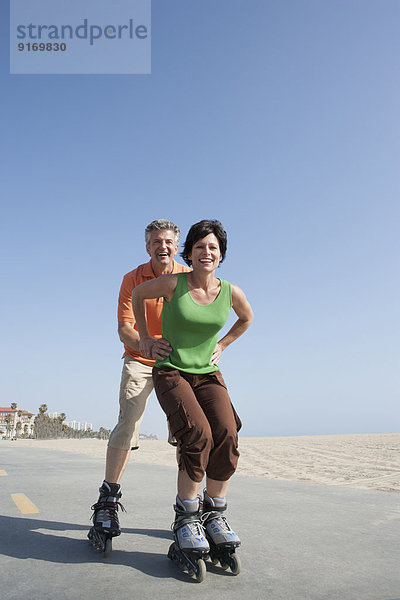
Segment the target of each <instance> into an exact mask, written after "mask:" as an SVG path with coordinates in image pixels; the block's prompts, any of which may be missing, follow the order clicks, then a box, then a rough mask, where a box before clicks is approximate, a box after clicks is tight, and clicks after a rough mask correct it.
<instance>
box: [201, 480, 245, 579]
mask: <svg viewBox="0 0 400 600" xmlns="http://www.w3.org/2000/svg"><path fill="white" fill-rule="evenodd" d="M226 508H227V503H226V499H225V498H218V497H215V498H211V497H210V496H209V495H208V494H207V492H206V490H204V502H203V516H202V521H203V526H204V529H205V530H206V537H207V540H208V542H209V544H210V559H211V562H212V563H213V564H214V565H216V564H217V563H218V562H219V563H220V565H221V567H222V568H223V569H224V571H226V569H228V568H230V570H231V571H232V573H233V575H239V573H240V559H239V557H238V556H237V555H236V554H235V549H236V548H237V547H238V546H240V539H239V536H238V535H237V534H236V533H235V532H234V531H233V530H232V528H231V527H230V525H229V523H228V521H227V520H226V518H225V517H224V514H223V513H224V512H225V511H226Z"/></svg>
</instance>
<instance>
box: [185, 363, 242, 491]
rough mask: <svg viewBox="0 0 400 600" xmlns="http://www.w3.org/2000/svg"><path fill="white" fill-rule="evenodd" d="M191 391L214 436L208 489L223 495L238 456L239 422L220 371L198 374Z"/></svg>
mask: <svg viewBox="0 0 400 600" xmlns="http://www.w3.org/2000/svg"><path fill="white" fill-rule="evenodd" d="M193 391H194V393H195V394H196V398H197V400H198V403H199V405H200V406H201V408H202V410H203V412H204V415H205V416H206V418H207V421H208V423H209V426H210V428H211V432H212V439H213V447H212V449H211V450H210V454H209V461H208V465H207V469H206V473H207V490H208V487H209V486H210V487H211V493H210V492H209V493H210V494H211V495H212V496H225V495H226V491H227V488H228V482H229V479H230V477H231V476H232V475H233V473H234V472H235V470H236V467H237V462H238V459H239V450H238V430H239V429H240V427H241V422H240V419H239V417H238V416H237V414H236V412H235V410H234V408H233V406H232V403H231V400H230V397H229V394H228V391H227V388H226V384H225V382H224V380H223V378H222V375H221V373H220V372H219V371H218V372H215V373H210V374H208V375H204V376H198V378H197V381H196V385H194V387H193ZM208 482H209V483H208ZM208 491H209V490H208Z"/></svg>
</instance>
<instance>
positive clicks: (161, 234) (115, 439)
mask: <svg viewBox="0 0 400 600" xmlns="http://www.w3.org/2000/svg"><path fill="white" fill-rule="evenodd" d="M179 237H180V231H179V228H178V227H177V225H175V224H174V223H172V222H171V221H168V220H166V219H158V220H156V221H152V222H151V223H150V225H148V226H147V227H146V230H145V241H146V250H147V253H148V254H149V256H150V261H149V262H147V263H145V264H143V265H139V266H138V267H137V268H136V269H134V270H133V271H131V272H130V273H127V274H126V275H125V276H124V278H123V281H122V285H121V289H120V293H119V299H118V333H119V337H120V339H121V342H123V344H124V346H125V353H124V356H123V358H124V366H123V369H122V376H121V387H120V397H119V403H120V413H119V419H118V423H117V425H116V426H115V428H114V429H113V431H112V432H111V435H110V439H109V442H108V447H107V456H106V469H105V478H104V482H103V484H102V486H101V487H100V490H99V491H100V497H99V500H98V502H97V503H96V504H94V505H93V507H92V509H93V511H94V512H93V517H92V518H93V527H92V528H91V530H90V531H89V534H88V537H89V539H90V540H92V543H93V545H95V546H96V547H97V548H98V549H99V550H102V551H105V552H107V550H111V539H112V538H113V537H115V536H117V535H120V533H121V530H120V527H119V520H118V506H119V502H118V500H119V499H120V498H121V495H122V494H121V492H120V484H119V482H120V479H121V477H122V474H123V472H124V470H125V467H126V465H127V463H128V460H129V455H130V451H131V450H136V449H137V448H138V447H139V429H140V424H141V422H142V419H143V414H144V410H145V408H146V404H147V400H148V398H149V396H150V394H151V392H152V390H153V380H152V368H153V365H154V361H155V359H157V358H159V359H163V358H165V356H168V354H169V353H170V351H171V347H170V346H169V344H168V342H167V341H166V340H163V339H162V337H161V313H162V306H163V303H162V298H155V299H152V300H148V301H147V302H146V320H147V325H148V328H149V331H150V334H151V336H152V337H154V338H155V341H154V343H153V345H152V347H151V356H152V358H151V359H149V358H145V357H144V356H142V355H141V354H140V352H139V334H138V331H137V327H136V322H135V318H134V316H133V312H132V291H133V289H134V288H135V287H136V286H137V285H139V284H140V283H143V282H144V281H149V280H150V279H155V278H156V277H160V276H161V275H166V274H170V273H182V272H185V271H190V269H189V268H188V267H186V266H183V265H180V264H178V263H176V262H175V260H174V256H175V255H176V253H177V252H178V247H179ZM107 540H109V541H108V542H107Z"/></svg>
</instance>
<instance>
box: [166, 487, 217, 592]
mask: <svg viewBox="0 0 400 600" xmlns="http://www.w3.org/2000/svg"><path fill="white" fill-rule="evenodd" d="M174 510H175V514H176V516H175V522H174V523H173V524H172V530H173V534H174V542H173V543H172V544H171V546H170V548H169V551H168V558H170V559H171V560H173V561H174V562H175V563H176V564H177V565H178V566H179V567H180V568H181V569H182V571H187V572H188V573H189V575H191V576H192V577H194V579H196V581H198V582H199V583H200V582H201V581H203V580H204V577H205V574H206V565H205V562H204V558H206V557H207V555H208V552H209V550H210V547H209V544H208V542H207V540H206V536H205V532H204V529H203V526H202V523H201V516H200V515H201V503H200V498H197V499H196V500H180V498H178V496H177V497H176V504H174Z"/></svg>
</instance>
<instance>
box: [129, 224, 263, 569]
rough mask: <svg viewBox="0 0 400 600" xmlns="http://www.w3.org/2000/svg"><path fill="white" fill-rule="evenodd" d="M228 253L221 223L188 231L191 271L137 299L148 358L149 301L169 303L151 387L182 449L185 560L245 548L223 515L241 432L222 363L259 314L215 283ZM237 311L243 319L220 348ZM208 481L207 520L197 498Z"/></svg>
mask: <svg viewBox="0 0 400 600" xmlns="http://www.w3.org/2000/svg"><path fill="white" fill-rule="evenodd" d="M226 248H227V236H226V232H225V231H224V229H223V227H222V225H221V223H219V221H200V222H199V223H196V224H195V225H193V226H192V227H191V228H190V231H189V233H188V235H187V238H186V241H185V244H184V250H183V252H182V254H181V256H182V258H183V259H184V260H185V262H186V263H187V264H188V265H189V266H191V267H192V271H191V272H189V273H179V274H174V275H164V276H162V277H159V278H158V279H154V280H152V281H149V282H146V283H143V284H142V285H139V286H138V287H136V288H135V290H134V292H133V296H132V301H133V310H134V313H135V318H136V322H137V327H138V331H139V335H140V352H141V354H142V355H143V356H148V357H149V358H151V357H152V356H151V352H152V350H151V349H152V345H153V343H154V340H153V339H152V338H151V337H150V335H149V333H148V330H147V325H146V319H145V300H146V299H149V298H159V297H162V298H163V299H164V304H163V313H162V332H163V338H164V340H165V342H166V344H167V343H168V344H169V346H168V345H167V346H166V347H167V348H168V351H169V355H168V356H166V357H165V358H164V359H162V360H157V361H156V363H155V365H154V368H153V381H154V387H155V390H156V393H157V397H158V400H159V402H160V405H161V407H162V409H163V410H164V412H165V413H166V415H167V418H168V420H169V425H170V429H171V433H172V434H173V435H174V436H175V438H176V440H177V442H178V452H177V456H178V463H179V471H178V495H177V498H176V504H175V505H174V509H175V512H176V519H175V523H174V538H175V542H176V544H177V545H178V548H176V547H175V548H174V549H175V551H177V552H179V550H181V551H182V550H183V551H184V553H186V556H187V554H188V553H189V554H190V553H192V554H195V555H196V556H202V555H205V554H207V553H208V551H209V544H208V541H209V542H210V544H211V551H213V549H215V547H217V548H219V549H221V548H222V547H224V548H225V549H226V548H228V550H229V551H228V555H227V556H228V557H229V556H230V554H232V552H234V548H235V546H238V545H239V544H240V540H239V538H238V536H237V535H236V534H235V533H234V532H233V531H232V529H231V528H230V527H229V525H228V524H227V522H226V519H225V517H223V516H222V513H223V512H224V511H225V510H226V506H227V504H226V494H227V489H228V485H229V479H230V477H231V476H232V475H233V473H234V472H235V470H236V466H237V461H238V457H239V451H238V436H237V432H238V430H239V429H240V427H241V423H240V420H239V417H238V416H237V414H236V412H235V410H234V408H233V406H232V404H231V401H230V398H229V395H228V392H227V388H226V384H225V382H224V380H223V378H222V375H221V372H220V369H219V367H218V362H219V359H220V357H221V353H222V352H223V351H224V350H225V349H226V348H227V347H228V346H229V345H230V344H231V343H232V342H234V341H235V340H236V339H237V338H238V337H239V336H241V335H242V334H243V333H244V332H245V331H246V329H247V328H248V327H249V326H250V324H251V321H252V318H253V314H252V310H251V307H250V304H249V303H248V301H247V299H246V296H245V295H244V293H243V291H242V290H241V289H240V288H238V287H237V286H235V285H233V284H230V283H228V282H227V281H224V280H222V279H219V278H216V277H215V271H216V270H217V268H218V267H219V265H220V263H221V262H222V261H223V260H224V258H225V254H226ZM231 308H233V310H234V311H235V313H236V315H237V317H238V319H237V321H236V322H235V323H234V325H233V326H232V327H231V329H230V330H229V331H228V333H227V334H226V335H225V336H224V337H222V339H220V340H219V341H218V333H219V331H220V330H221V329H222V327H223V326H224V325H225V323H226V321H227V318H228V315H229V312H230V310H231ZM204 475H206V489H205V490H204V502H203V515H202V517H201V504H202V503H201V501H200V498H199V496H198V492H199V488H200V484H201V481H202V480H203V477H204ZM200 517H201V518H200ZM203 527H204V529H205V534H206V535H204V529H203ZM207 540H208V541H207ZM171 548H172V547H171ZM225 554H226V552H225ZM170 556H171V553H170ZM171 557H173V556H171ZM217 558H219V556H217ZM221 562H222V561H221ZM228 562H229V561H228V560H227V561H226V562H225V564H226V563H228Z"/></svg>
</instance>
